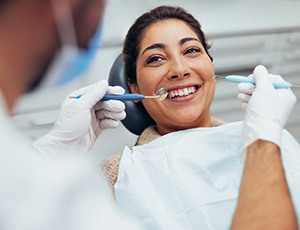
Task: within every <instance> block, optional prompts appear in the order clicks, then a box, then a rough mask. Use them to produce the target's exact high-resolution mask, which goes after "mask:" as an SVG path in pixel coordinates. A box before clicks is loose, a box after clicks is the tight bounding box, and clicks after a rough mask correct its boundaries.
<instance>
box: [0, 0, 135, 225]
mask: <svg viewBox="0 0 300 230" xmlns="http://www.w3.org/2000/svg"><path fill="white" fill-rule="evenodd" d="M104 6H105V1H104V0H43V1H23V0H13V1H11V0H3V1H0V34H1V36H0V47H1V52H0V106H1V110H0V122H1V123H0V124H1V126H0V127H1V128H0V229H2V230H6V229H10V230H11V229H12V230H17V229H22V230H36V229H43V230H45V229H72V230H74V229H75V230H76V229H120V227H122V229H135V228H136V225H135V224H132V223H131V222H130V221H129V220H127V219H126V218H124V217H123V216H120V214H119V213H117V212H116V210H114V208H113V205H112V204H111V201H110V200H109V198H108V196H106V194H107V193H106V190H105V189H106V184H105V183H104V179H103V178H102V177H101V175H99V170H98V169H97V168H96V166H95V165H93V163H92V162H90V161H89V159H88V158H87V157H86V155H85V154H82V153H86V152H87V151H88V150H89V149H90V147H91V146H92V145H93V143H94V141H95V140H96V138H97V136H98V135H99V134H100V132H101V130H103V129H105V128H113V127H116V126H117V124H118V122H119V120H121V119H123V118H124V117H125V112H124V108H125V106H124V104H123V103H122V102H120V101H109V102H100V103H99V101H100V100H101V98H102V97H103V95H104V94H106V93H114V94H118V93H123V89H122V88H120V87H109V86H108V84H107V82H105V81H100V82H98V83H96V84H93V85H90V86H87V87H85V88H82V89H80V90H78V91H75V92H73V93H72V94H71V95H70V96H72V95H73V96H74V95H76V96H77V95H79V94H83V96H82V97H81V98H79V99H72V98H70V97H67V98H66V100H65V101H64V103H63V105H62V107H61V111H60V115H59V118H58V120H57V122H56V123H55V126H54V128H53V130H51V132H50V133H49V134H47V135H45V136H44V137H42V138H41V139H39V140H37V141H36V142H35V143H34V146H35V148H34V147H33V146H32V144H31V143H30V141H29V140H27V139H26V138H25V137H24V136H22V135H21V134H20V133H19V132H18V131H17V130H16V129H15V127H14V125H13V122H12V120H11V115H12V113H13V110H14V106H15V105H16V103H17V101H18V99H19V98H20V97H21V96H22V95H24V94H25V93H27V92H32V91H34V90H35V89H37V88H41V87H43V88H49V87H58V86H60V85H63V84H66V83H68V82H69V81H71V80H72V79H74V78H76V77H78V76H79V75H82V74H83V73H84V72H85V70H87V68H88V66H89V63H90V62H91V60H92V58H93V56H94V55H95V52H96V48H97V46H98V45H99V42H100V37H101V26H100V25H101V23H100V22H101V18H102V15H103V11H104ZM37 149H38V151H37Z"/></svg>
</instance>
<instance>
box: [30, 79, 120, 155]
mask: <svg viewBox="0 0 300 230" xmlns="http://www.w3.org/2000/svg"><path fill="white" fill-rule="evenodd" d="M124 92H125V91H124V89H123V88H122V87H120V86H115V87H111V86H108V83H107V82H106V81H99V82H97V83H95V84H92V85H89V86H86V87H83V88H81V89H79V90H76V91H74V92H72V93H71V94H70V95H68V96H67V98H66V99H65V100H64V102H63V104H62V106H61V108H60V114H59V117H58V120H57V121H56V122H55V124H54V127H53V129H52V130H51V131H50V132H49V133H48V134H46V135H45V136H43V137H41V138H39V139H38V140H36V141H35V142H34V144H33V145H34V147H35V148H37V149H38V150H39V151H40V152H41V153H45V154H62V153H65V152H72V153H85V152H87V151H88V150H89V149H90V148H91V147H92V145H93V144H94V142H95V141H96V139H97V137H98V135H99V134H100V133H101V131H102V130H103V129H106V128H115V127H117V126H118V124H119V121H120V120H122V119H124V118H125V116H126V113H125V111H124V110H125V104H124V103H123V102H121V101H116V100H109V101H100V100H101V99H102V97H103V96H104V95H105V94H106V93H108V94H123V93H124ZM78 95H82V96H81V97H80V98H78V99H77V98H74V97H76V96H78ZM72 97H73V98H72Z"/></svg>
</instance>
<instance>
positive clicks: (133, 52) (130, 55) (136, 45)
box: [123, 6, 213, 84]
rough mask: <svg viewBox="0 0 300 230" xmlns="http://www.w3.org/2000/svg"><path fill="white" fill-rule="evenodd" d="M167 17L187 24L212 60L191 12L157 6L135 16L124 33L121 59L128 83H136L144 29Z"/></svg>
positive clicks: (178, 8) (197, 23) (208, 46)
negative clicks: (137, 16)
mask: <svg viewBox="0 0 300 230" xmlns="http://www.w3.org/2000/svg"><path fill="white" fill-rule="evenodd" d="M167 19H179V20H182V21H184V22H185V23H186V24H187V25H189V26H190V27H191V29H192V30H193V31H194V32H195V33H196V34H197V37H198V38H199V40H200V42H201V43H202V45H203V47H204V49H205V52H206V53H207V54H208V56H209V57H210V59H211V61H212V60H213V59H212V57H211V56H210V54H209V53H208V49H209V48H210V45H208V43H207V41H206V39H205V35H204V33H203V31H202V30H201V25H200V23H199V22H198V21H197V20H196V19H195V18H194V17H193V16H192V15H191V14H189V13H188V12H187V11H185V10H184V9H182V8H180V7H172V6H159V7H157V8H154V9H152V10H151V11H149V12H147V13H144V14H143V15H141V16H140V17H139V18H137V20H136V21H135V23H134V24H133V25H132V26H131V28H130V29H129V31H128V33H127V35H126V38H125V41H124V46H123V59H124V65H125V77H126V78H127V81H128V82H129V83H132V84H136V59H137V55H138V53H139V49H140V42H141V39H142V37H143V35H144V32H145V30H146V29H147V28H148V27H149V26H150V25H152V24H154V23H155V22H157V21H162V20H167Z"/></svg>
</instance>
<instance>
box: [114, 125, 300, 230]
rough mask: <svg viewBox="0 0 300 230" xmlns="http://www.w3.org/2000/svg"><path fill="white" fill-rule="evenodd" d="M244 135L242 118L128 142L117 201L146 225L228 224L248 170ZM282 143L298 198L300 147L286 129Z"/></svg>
mask: <svg viewBox="0 0 300 230" xmlns="http://www.w3.org/2000/svg"><path fill="white" fill-rule="evenodd" d="M241 134H242V122H234V123H229V124H225V125H222V126H218V127H213V128H196V129H189V130H184V131H179V132H174V133H170V134H167V135H164V136H162V137H161V138H158V139H156V140H154V141H153V142H151V143H149V144H145V145H142V146H135V147H133V148H132V150H130V149H129V148H128V147H125V149H124V152H123V156H122V159H121V162H120V166H119V175H118V181H117V183H116V184H115V196H116V204H117V206H118V207H119V208H120V209H121V210H122V211H124V212H125V213H126V214H128V215H130V216H132V217H133V218H134V219H136V220H137V221H138V222H140V223H141V224H142V225H143V226H144V228H145V229H155V230H156V229H166V230H177V229H178V230H185V229H229V228H230V224H231V221H232V218H233V214H234V211H235V207H236V204H237V198H238V194H239V186H240V181H241V177H242V172H243V164H242V163H241V161H240V151H239V150H240V148H241ZM282 146H283V147H282V148H281V150H282V158H283V163H284V165H285V168H286V175H287V180H288V183H289V185H290V190H291V194H292V197H293V198H295V199H294V200H295V201H296V200H298V201H299V198H300V192H299V191H300V183H299V182H300V146H299V144H298V143H297V142H296V141H295V140H294V139H293V137H291V136H290V135H289V134H288V133H287V132H284V134H283V145H282ZM296 175H298V178H297V179H298V181H296V180H295V177H296ZM297 203H299V202H294V204H295V208H296V211H297V213H300V212H299V205H298V204H297ZM297 206H298V207H297Z"/></svg>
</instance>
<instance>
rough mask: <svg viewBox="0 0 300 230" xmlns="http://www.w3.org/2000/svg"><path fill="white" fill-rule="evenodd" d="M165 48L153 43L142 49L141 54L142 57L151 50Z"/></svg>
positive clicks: (160, 44)
mask: <svg viewBox="0 0 300 230" xmlns="http://www.w3.org/2000/svg"><path fill="white" fill-rule="evenodd" d="M165 48H166V46H165V45H164V44H163V43H154V44H152V45H150V46H148V47H147V48H145V49H144V51H143V52H142V55H143V54H144V53H145V52H146V51H148V50H152V49H165Z"/></svg>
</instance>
